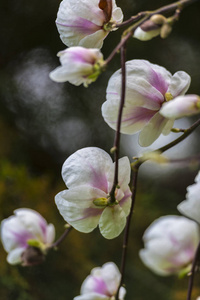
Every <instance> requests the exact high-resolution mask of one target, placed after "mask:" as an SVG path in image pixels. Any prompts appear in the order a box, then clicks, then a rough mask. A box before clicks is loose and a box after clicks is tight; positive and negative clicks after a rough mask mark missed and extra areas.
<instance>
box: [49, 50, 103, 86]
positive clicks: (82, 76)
mask: <svg viewBox="0 0 200 300" xmlns="http://www.w3.org/2000/svg"><path fill="white" fill-rule="evenodd" d="M58 56H59V57H60V62H61V66H60V67H58V68H56V69H55V70H54V71H52V72H51V73H50V75H49V76H50V78H51V79H52V80H54V81H57V82H65V81H69V82H70V83H72V84H74V85H80V84H82V83H83V84H84V85H85V86H87V85H88V84H90V83H91V82H93V81H95V80H96V79H97V77H98V76H99V74H100V73H101V66H102V65H103V55H102V53H101V52H100V51H99V49H86V48H83V47H71V48H68V49H66V50H64V51H61V52H59V53H58Z"/></svg>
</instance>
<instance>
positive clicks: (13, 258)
mask: <svg viewBox="0 0 200 300" xmlns="http://www.w3.org/2000/svg"><path fill="white" fill-rule="evenodd" d="M23 252H24V248H16V249H13V250H11V251H10V252H9V253H8V256H7V262H8V263H9V264H11V265H16V264H19V263H21V261H22V260H21V255H22V253H23Z"/></svg>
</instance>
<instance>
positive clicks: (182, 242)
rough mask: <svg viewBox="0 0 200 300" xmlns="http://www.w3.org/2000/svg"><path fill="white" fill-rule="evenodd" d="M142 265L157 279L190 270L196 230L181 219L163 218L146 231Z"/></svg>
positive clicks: (141, 254) (195, 227) (197, 241)
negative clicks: (159, 276) (157, 277)
mask: <svg viewBox="0 0 200 300" xmlns="http://www.w3.org/2000/svg"><path fill="white" fill-rule="evenodd" d="M143 240H144V246H145V248H144V249H142V250H140V253H139V254H140V258H141V259H142V261H143V263H144V264H145V265H146V266H147V267H148V268H150V269H151V270H152V271H153V272H155V273H156V274H158V275H162V276H168V275H171V274H178V273H180V272H181V271H183V270H184V269H188V267H190V265H191V263H192V260H193V258H194V255H195V252H196V248H197V246H198V243H199V226H198V225H197V224H196V223H195V222H193V221H191V220H189V219H187V218H184V217H180V216H165V217H161V218H159V219H157V220H156V221H154V222H153V223H152V224H151V225H150V226H149V227H148V228H147V230H146V231H145V233H144V236H143Z"/></svg>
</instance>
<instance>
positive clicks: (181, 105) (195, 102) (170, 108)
mask: <svg viewBox="0 0 200 300" xmlns="http://www.w3.org/2000/svg"><path fill="white" fill-rule="evenodd" d="M160 113H161V115H162V116H164V117H166V118H168V119H178V118H182V117H186V116H192V115H195V114H199V113H200V97H199V96H197V95H185V96H179V97H176V99H174V100H173V101H169V102H166V103H164V104H163V106H162V108H161V110H160Z"/></svg>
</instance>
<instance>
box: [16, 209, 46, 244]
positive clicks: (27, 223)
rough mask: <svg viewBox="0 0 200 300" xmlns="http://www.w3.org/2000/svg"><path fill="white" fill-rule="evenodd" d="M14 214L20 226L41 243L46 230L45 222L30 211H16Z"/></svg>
mask: <svg viewBox="0 0 200 300" xmlns="http://www.w3.org/2000/svg"><path fill="white" fill-rule="evenodd" d="M14 213H15V215H16V216H17V217H18V219H19V220H20V222H21V224H23V226H24V228H26V229H27V231H28V232H30V233H31V234H32V235H33V236H34V237H35V238H36V239H38V240H40V241H41V242H43V239H44V237H46V230H47V222H46V220H45V219H44V218H43V217H42V216H41V215H40V214H39V213H37V212H36V211H34V210H32V209H27V208H26V209H25V208H24V209H16V210H15V211H14Z"/></svg>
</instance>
